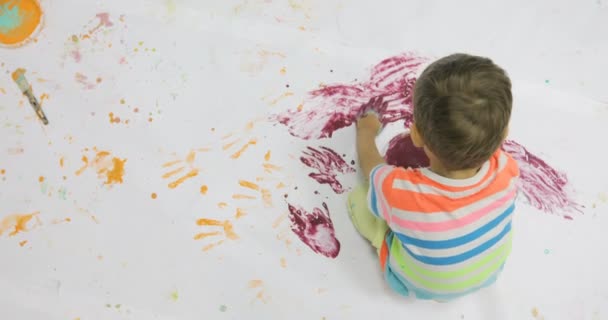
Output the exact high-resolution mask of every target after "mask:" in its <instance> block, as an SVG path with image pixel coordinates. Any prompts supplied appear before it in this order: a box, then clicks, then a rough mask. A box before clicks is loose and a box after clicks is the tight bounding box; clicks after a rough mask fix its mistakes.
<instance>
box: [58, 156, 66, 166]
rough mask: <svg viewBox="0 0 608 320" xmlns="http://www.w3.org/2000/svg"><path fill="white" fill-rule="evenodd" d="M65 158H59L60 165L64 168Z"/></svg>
mask: <svg viewBox="0 0 608 320" xmlns="http://www.w3.org/2000/svg"><path fill="white" fill-rule="evenodd" d="M64 162H65V159H64V158H63V157H61V158H59V166H60V167H62V168H63V165H64Z"/></svg>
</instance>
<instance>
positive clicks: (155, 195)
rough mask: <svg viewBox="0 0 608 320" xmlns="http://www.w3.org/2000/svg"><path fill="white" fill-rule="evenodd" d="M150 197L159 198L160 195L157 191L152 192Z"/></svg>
mask: <svg viewBox="0 0 608 320" xmlns="http://www.w3.org/2000/svg"><path fill="white" fill-rule="evenodd" d="M150 198H152V199H156V198H158V195H157V194H156V193H154V192H152V194H151V195H150Z"/></svg>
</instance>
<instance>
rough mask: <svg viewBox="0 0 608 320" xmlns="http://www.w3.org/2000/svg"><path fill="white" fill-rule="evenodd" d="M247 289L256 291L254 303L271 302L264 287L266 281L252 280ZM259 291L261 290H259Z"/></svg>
mask: <svg viewBox="0 0 608 320" xmlns="http://www.w3.org/2000/svg"><path fill="white" fill-rule="evenodd" d="M247 287H249V289H256V291H257V293H256V295H255V298H254V299H253V301H252V302H255V301H256V300H257V301H261V302H262V303H268V302H269V301H270V296H268V294H266V289H265V287H264V281H262V280H251V281H249V283H248V285H247ZM258 289H259V290H258Z"/></svg>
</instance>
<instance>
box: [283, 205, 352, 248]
mask: <svg viewBox="0 0 608 320" xmlns="http://www.w3.org/2000/svg"><path fill="white" fill-rule="evenodd" d="M322 206H323V209H324V210H321V209H319V208H314V209H313V211H312V213H309V212H306V211H305V210H304V209H302V208H298V207H296V206H294V205H291V204H288V208H289V220H290V221H291V231H293V233H295V234H296V235H297V236H298V238H300V240H302V242H304V244H306V245H307V246H308V247H309V248H310V249H312V251H314V252H316V253H320V254H322V255H324V256H326V257H329V258H335V257H337V256H338V254H339V253H340V241H338V239H337V238H336V235H335V231H334V224H333V222H332V221H331V218H330V216H329V209H328V208H327V204H326V203H323V204H322Z"/></svg>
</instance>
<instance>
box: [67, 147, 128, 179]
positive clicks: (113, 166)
mask: <svg viewBox="0 0 608 320" xmlns="http://www.w3.org/2000/svg"><path fill="white" fill-rule="evenodd" d="M94 151H95V158H93V160H92V161H89V158H88V157H87V156H86V155H83V156H82V159H81V160H82V162H83V165H82V167H81V168H80V169H78V170H77V171H76V172H75V174H76V175H77V176H79V175H81V174H82V173H83V172H84V171H85V170H86V169H88V168H91V169H93V170H95V171H96V172H97V175H98V177H99V178H100V179H103V178H105V179H106V181H105V182H104V184H105V185H112V184H117V183H123V177H124V174H125V163H126V162H127V159H120V158H117V157H113V156H112V155H111V154H110V152H108V151H98V150H97V149H95V148H94Z"/></svg>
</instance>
